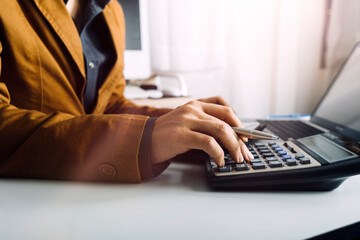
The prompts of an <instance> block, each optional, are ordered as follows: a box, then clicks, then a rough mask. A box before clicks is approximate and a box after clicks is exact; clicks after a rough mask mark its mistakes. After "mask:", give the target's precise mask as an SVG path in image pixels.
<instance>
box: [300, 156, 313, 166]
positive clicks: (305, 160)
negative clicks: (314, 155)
mask: <svg viewBox="0 0 360 240" xmlns="http://www.w3.org/2000/svg"><path fill="white" fill-rule="evenodd" d="M300 163H301V164H309V163H311V161H310V159H309V158H307V157H302V158H300Z"/></svg>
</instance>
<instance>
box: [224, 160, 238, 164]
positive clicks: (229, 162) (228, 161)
mask: <svg viewBox="0 0 360 240" xmlns="http://www.w3.org/2000/svg"><path fill="white" fill-rule="evenodd" d="M233 164H236V162H235V161H234V160H232V159H226V160H225V165H233Z"/></svg>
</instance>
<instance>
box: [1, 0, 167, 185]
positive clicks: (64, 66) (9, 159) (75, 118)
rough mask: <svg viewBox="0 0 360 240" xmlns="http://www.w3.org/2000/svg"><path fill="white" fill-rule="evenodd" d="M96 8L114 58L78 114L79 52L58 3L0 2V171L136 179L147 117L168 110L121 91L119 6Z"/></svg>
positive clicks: (33, 0)
mask: <svg viewBox="0 0 360 240" xmlns="http://www.w3.org/2000/svg"><path fill="white" fill-rule="evenodd" d="M103 14H104V16H105V19H106V22H107V23H108V26H109V29H110V32H111V35H112V39H113V43H114V46H115V49H116V54H117V60H116V63H115V65H114V67H113V69H112V70H111V71H110V73H109V75H108V77H107V79H106V81H105V82H104V84H103V86H102V87H101V89H100V90H99V93H98V101H97V105H96V107H95V109H94V111H93V113H92V114H85V112H84V109H83V92H84V88H85V84H86V76H85V66H84V57H83V51H82V47H81V41H80V37H79V34H78V31H77V29H76V27H75V25H74V23H73V20H72V18H71V16H70V15H69V13H68V11H67V10H66V8H65V4H64V1H63V0H0V73H1V75H0V176H2V177H24V178H47V179H69V180H96V181H118V182H119V181H126V182H140V180H141V179H140V173H139V166H138V154H139V145H140V141H141V137H142V134H143V130H144V126H145V123H146V120H147V119H148V117H149V116H160V115H161V114H163V113H165V112H167V111H169V110H166V109H159V110H157V109H153V108H149V107H138V106H136V105H134V104H133V103H132V102H131V101H129V100H127V99H126V98H125V97H124V95H123V92H124V88H125V81H124V77H123V68H124V62H123V52H124V49H125V23H124V16H123V12H122V9H121V6H120V4H119V3H118V1H117V0H112V1H111V2H110V3H109V4H108V5H107V6H106V7H105V9H104V12H103ZM135 114H136V115H135Z"/></svg>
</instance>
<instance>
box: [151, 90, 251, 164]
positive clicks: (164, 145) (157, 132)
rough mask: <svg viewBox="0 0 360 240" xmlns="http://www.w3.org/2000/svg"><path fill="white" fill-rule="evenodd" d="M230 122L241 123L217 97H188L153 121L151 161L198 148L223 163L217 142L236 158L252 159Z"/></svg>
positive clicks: (237, 124)
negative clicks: (188, 100) (185, 101)
mask: <svg viewBox="0 0 360 240" xmlns="http://www.w3.org/2000/svg"><path fill="white" fill-rule="evenodd" d="M231 126H236V127H243V126H242V123H241V121H240V120H239V119H238V117H237V116H236V115H235V113H234V111H233V110H232V109H231V108H230V107H229V106H228V104H227V103H226V102H225V101H224V100H223V99H222V98H220V97H214V98H208V99H201V100H199V101H191V102H189V103H187V104H185V105H183V106H181V107H178V108H176V109H175V110H173V111H171V112H169V113H167V114H165V115H163V116H161V117H159V118H158V119H157V120H156V121H155V125H154V129H153V133H152V138H151V161H152V164H157V163H160V162H163V161H166V160H168V159H171V158H173V157H175V156H177V155H178V154H181V153H184V152H187V151H189V150H191V149H199V150H203V151H205V152H206V153H207V154H209V155H210V156H211V157H212V158H213V159H214V161H215V162H216V163H217V164H218V165H219V166H223V165H224V164H225V162H224V151H223V149H222V147H221V146H220V144H221V145H222V146H223V147H225V148H226V149H227V150H228V151H229V153H230V155H231V157H232V158H233V159H234V160H235V161H236V162H242V161H243V160H244V158H245V159H246V160H250V159H252V158H253V156H252V154H251V153H250V152H249V150H248V149H247V147H246V145H245V144H244V143H243V141H242V140H241V139H239V137H238V136H237V135H236V134H235V132H234V131H233V130H232V128H231ZM243 140H246V139H243Z"/></svg>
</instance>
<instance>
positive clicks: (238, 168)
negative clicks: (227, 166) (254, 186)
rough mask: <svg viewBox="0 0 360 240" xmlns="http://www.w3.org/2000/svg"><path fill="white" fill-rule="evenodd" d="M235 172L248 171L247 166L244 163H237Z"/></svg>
mask: <svg viewBox="0 0 360 240" xmlns="http://www.w3.org/2000/svg"><path fill="white" fill-rule="evenodd" d="M235 170H236V171H245V170H249V166H248V165H247V164H246V163H237V164H235Z"/></svg>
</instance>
